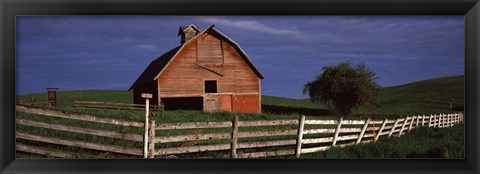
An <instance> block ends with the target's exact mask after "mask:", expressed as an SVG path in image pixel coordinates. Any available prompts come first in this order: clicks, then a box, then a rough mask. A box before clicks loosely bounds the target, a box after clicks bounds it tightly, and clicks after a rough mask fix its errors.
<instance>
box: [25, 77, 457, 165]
mask: <svg viewBox="0 0 480 174" xmlns="http://www.w3.org/2000/svg"><path fill="white" fill-rule="evenodd" d="M381 92H382V95H381V98H380V103H381V107H380V108H378V109H376V110H374V111H367V110H365V109H362V108H360V109H357V110H355V111H354V114H355V115H366V116H368V117H369V116H371V115H372V113H373V114H374V115H387V116H392V117H396V116H398V115H413V114H430V113H442V112H445V113H447V112H451V111H450V108H449V102H450V99H452V98H453V99H454V107H463V97H464V96H463V76H455V77H445V78H438V79H431V80H425V81H420V82H415V83H411V84H406V85H402V86H395V87H387V88H382V90H381ZM31 98H35V99H36V100H37V101H46V98H47V96H46V92H45V93H39V94H28V95H22V96H17V99H19V100H30V99H31ZM73 101H104V102H118V103H132V101H133V93H132V92H130V91H119V90H80V91H60V92H59V106H58V107H48V108H50V109H56V110H61V111H68V112H73V113H86V114H94V115H102V116H108V117H113V118H121V119H127V120H132V121H140V122H143V121H144V115H145V113H144V112H143V111H132V110H106V109H84V108H75V107H73ZM262 105H264V106H275V107H282V108H283V109H287V110H289V109H290V110H292V111H294V112H289V113H285V114H272V113H269V112H263V113H262V114H246V113H230V112H212V113H210V112H203V111H187V110H178V111H155V112H153V114H154V116H153V118H152V119H153V120H155V121H156V123H172V122H202V121H231V120H232V118H233V115H239V120H240V121H251V120H278V119H298V118H299V117H300V114H304V115H307V119H337V117H335V116H332V115H329V114H325V115H322V117H318V116H313V115H314V114H310V113H322V112H325V111H327V107H326V106H325V105H322V104H318V103H312V102H310V100H308V99H289V98H282V97H272V96H262ZM40 107H46V106H40ZM264 108H266V107H264ZM304 110H306V111H308V112H307V113H302V111H304ZM297 111H298V112H297ZM281 113H282V111H281ZM17 118H23V119H30V120H36V121H42V122H48V123H56V124H64V125H71V126H79V127H85V128H95V129H102V130H111V131H118V132H124V133H133V134H143V128H133V127H124V126H115V125H109V124H101V123H94V122H88V121H77V120H69V119H62V118H52V117H46V116H41V115H35V114H26V113H20V112H17ZM348 119H356V118H348ZM326 127H328V126H325V125H317V126H313V125H308V126H307V127H306V128H309V129H313V128H326ZM330 127H332V126H330ZM295 128H296V127H295V126H275V127H271V126H270V127H245V128H241V129H240V131H262V130H263V131H264V130H284V129H295ZM17 131H19V132H25V133H31V134H35V135H45V136H46V135H55V136H56V137H58V138H64V139H75V140H82V141H87V142H94V143H100V144H117V145H125V146H128V147H141V146H142V144H141V143H136V142H129V141H123V140H118V139H113V138H106V137H99V136H91V135H84V134H76V133H69V132H65V131H56V130H50V129H43V128H32V127H29V126H18V127H17ZM230 131H231V128H215V129H196V130H194V129H185V130H172V131H156V135H157V136H172V135H184V134H192V133H227V132H230ZM311 136H312V137H313V135H311ZM307 137H308V136H307ZM462 137H463V134H462ZM287 138H288V139H290V138H292V137H289V136H283V137H266V138H251V139H250V138H247V139H241V140H239V142H248V141H256V140H276V139H287ZM388 141H391V140H388ZM388 141H387V142H388ZM392 141H393V140H392ZM22 142H24V143H27V144H28V142H27V141H22ZM30 143H31V142H30ZM188 143H194V144H218V143H229V140H207V141H203V142H186V143H183V142H179V143H165V144H157V145H156V147H157V148H160V147H177V146H182V145H185V144H188ZM377 145H378V143H377ZM58 148H59V149H60V150H65V151H69V150H70V151H72V150H73V151H76V152H79V151H80V152H82V153H86V154H87V155H97V154H98V152H95V151H88V150H87V151H86V150H84V149H81V148H80V149H79V148H73V147H58ZM419 153H420V152H419ZM446 154H448V153H446ZM209 155H212V154H209ZM213 155H214V156H216V155H217V153H213ZM21 156H28V155H25V154H21ZM394 156H395V155H394ZM454 156H455V155H454ZM320 157H322V156H320ZM325 157H330V156H325Z"/></svg>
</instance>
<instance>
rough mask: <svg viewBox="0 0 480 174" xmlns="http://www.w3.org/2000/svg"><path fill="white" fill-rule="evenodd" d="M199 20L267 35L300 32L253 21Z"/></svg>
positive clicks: (210, 18) (208, 18) (209, 18)
mask: <svg viewBox="0 0 480 174" xmlns="http://www.w3.org/2000/svg"><path fill="white" fill-rule="evenodd" d="M201 20H203V21H205V22H209V23H213V24H221V25H226V26H230V27H235V28H239V29H245V30H253V31H258V32H263V33H269V34H300V31H298V30H295V29H286V28H275V27H272V26H268V25H266V24H263V23H260V22H258V21H255V20H231V19H226V18H214V17H207V18H201Z"/></svg>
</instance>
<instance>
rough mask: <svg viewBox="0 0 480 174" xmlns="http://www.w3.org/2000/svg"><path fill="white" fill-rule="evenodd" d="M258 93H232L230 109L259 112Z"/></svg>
mask: <svg viewBox="0 0 480 174" xmlns="http://www.w3.org/2000/svg"><path fill="white" fill-rule="evenodd" d="M259 102H260V100H259V95H233V96H232V105H233V106H232V110H233V111H239V112H248V113H260V112H261V111H260V105H259Z"/></svg>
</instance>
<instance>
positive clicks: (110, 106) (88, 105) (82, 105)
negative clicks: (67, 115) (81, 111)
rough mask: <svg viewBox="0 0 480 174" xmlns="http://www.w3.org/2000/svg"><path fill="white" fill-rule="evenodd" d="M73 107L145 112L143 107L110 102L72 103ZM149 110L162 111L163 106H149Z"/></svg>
mask: <svg viewBox="0 0 480 174" xmlns="http://www.w3.org/2000/svg"><path fill="white" fill-rule="evenodd" d="M73 106H74V107H80V108H95V109H122V110H145V105H142V104H129V103H112V102H97V101H73ZM149 107H150V110H153V111H158V110H163V108H164V105H163V104H161V105H149Z"/></svg>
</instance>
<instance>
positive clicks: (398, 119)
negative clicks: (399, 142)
mask: <svg viewBox="0 0 480 174" xmlns="http://www.w3.org/2000/svg"><path fill="white" fill-rule="evenodd" d="M398 121H400V118H397V120H395V123H394V124H393V127H392V129H390V133H388V137H390V136H392V134H393V131H394V130H395V127H397V124H398Z"/></svg>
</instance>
